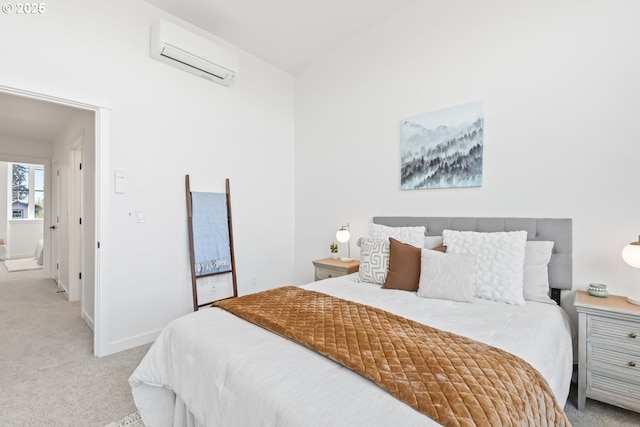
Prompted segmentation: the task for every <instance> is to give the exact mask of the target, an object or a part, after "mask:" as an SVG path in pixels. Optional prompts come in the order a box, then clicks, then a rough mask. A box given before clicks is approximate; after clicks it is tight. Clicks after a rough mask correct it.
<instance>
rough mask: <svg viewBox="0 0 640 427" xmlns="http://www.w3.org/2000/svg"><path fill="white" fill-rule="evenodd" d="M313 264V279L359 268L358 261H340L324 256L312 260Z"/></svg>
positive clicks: (345, 272)
mask: <svg viewBox="0 0 640 427" xmlns="http://www.w3.org/2000/svg"><path fill="white" fill-rule="evenodd" d="M313 266H314V267H315V269H316V272H315V279H314V280H323V279H328V278H330V277H340V276H344V275H345V274H351V273H355V272H356V271H358V269H359V268H360V261H358V260H352V261H341V260H339V259H333V258H324V259H317V260H315V261H313Z"/></svg>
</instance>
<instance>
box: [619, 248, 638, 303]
mask: <svg viewBox="0 0 640 427" xmlns="http://www.w3.org/2000/svg"><path fill="white" fill-rule="evenodd" d="M622 259H623V260H624V262H626V263H627V264H629V265H630V266H631V267H635V268H640V236H638V241H637V242H631V243H629V244H628V245H627V246H625V247H624V249H623V250H622ZM627 301H629V302H630V303H631V304H635V305H640V297H639V296H635V297H627Z"/></svg>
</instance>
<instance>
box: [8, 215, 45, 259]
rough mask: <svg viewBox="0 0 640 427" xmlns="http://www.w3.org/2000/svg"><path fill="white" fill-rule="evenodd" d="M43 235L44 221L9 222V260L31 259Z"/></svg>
mask: <svg viewBox="0 0 640 427" xmlns="http://www.w3.org/2000/svg"><path fill="white" fill-rule="evenodd" d="M42 234H43V221H42V219H14V220H9V225H8V227H7V242H8V243H9V244H8V245H7V258H31V257H34V256H36V247H37V245H38V242H39V241H40V239H42Z"/></svg>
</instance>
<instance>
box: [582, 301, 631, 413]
mask: <svg viewBox="0 0 640 427" xmlns="http://www.w3.org/2000/svg"><path fill="white" fill-rule="evenodd" d="M574 305H575V307H576V310H577V311H578V314H579V317H580V324H579V342H578V363H579V366H578V409H579V410H583V409H584V405H585V401H586V398H587V397H588V398H591V399H595V400H599V401H601V402H605V403H609V404H611V405H616V406H620V407H622V408H626V409H630V410H632V411H638V412H640V306H637V305H633V304H630V303H628V302H627V299H626V297H621V296H616V295H610V296H608V297H606V298H598V297H594V296H591V295H589V294H588V293H587V292H584V291H576V300H575V303H574Z"/></svg>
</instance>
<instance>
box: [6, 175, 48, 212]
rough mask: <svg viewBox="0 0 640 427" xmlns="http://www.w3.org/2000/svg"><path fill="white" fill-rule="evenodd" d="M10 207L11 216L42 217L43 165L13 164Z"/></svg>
mask: <svg viewBox="0 0 640 427" xmlns="http://www.w3.org/2000/svg"><path fill="white" fill-rule="evenodd" d="M11 209H12V213H13V214H12V217H13V218H43V217H44V166H42V165H29V164H24V163H14V164H13V168H12V181H11Z"/></svg>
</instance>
